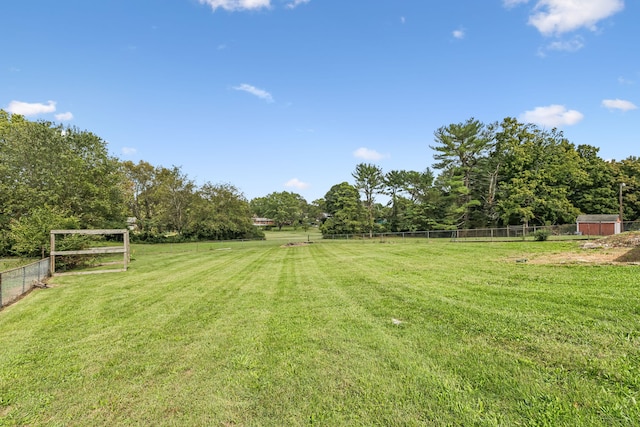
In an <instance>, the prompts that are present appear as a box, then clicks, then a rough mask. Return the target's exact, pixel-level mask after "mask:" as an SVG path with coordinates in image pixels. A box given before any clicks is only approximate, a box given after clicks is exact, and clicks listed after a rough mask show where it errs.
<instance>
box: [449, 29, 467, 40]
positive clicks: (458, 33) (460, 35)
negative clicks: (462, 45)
mask: <svg viewBox="0 0 640 427" xmlns="http://www.w3.org/2000/svg"><path fill="white" fill-rule="evenodd" d="M451 34H453V37H455V38H457V39H460V40H461V39H463V38H464V30H455V31H453V32H452V33H451Z"/></svg>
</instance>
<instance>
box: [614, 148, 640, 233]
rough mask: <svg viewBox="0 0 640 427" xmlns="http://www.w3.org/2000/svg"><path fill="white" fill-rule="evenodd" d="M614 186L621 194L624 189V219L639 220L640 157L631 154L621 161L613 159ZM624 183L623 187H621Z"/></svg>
mask: <svg viewBox="0 0 640 427" xmlns="http://www.w3.org/2000/svg"><path fill="white" fill-rule="evenodd" d="M611 166H612V167H613V170H614V175H615V178H614V188H615V191H616V193H617V194H618V195H619V192H620V190H622V207H623V211H624V212H623V215H622V216H623V220H624V221H637V220H638V219H639V218H640V157H636V156H629V157H627V158H626V159H623V160H620V161H613V162H612V164H611ZM621 184H624V186H623V187H620V185H621Z"/></svg>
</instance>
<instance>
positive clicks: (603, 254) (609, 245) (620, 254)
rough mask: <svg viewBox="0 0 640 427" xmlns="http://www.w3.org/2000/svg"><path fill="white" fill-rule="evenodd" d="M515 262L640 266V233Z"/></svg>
mask: <svg viewBox="0 0 640 427" xmlns="http://www.w3.org/2000/svg"><path fill="white" fill-rule="evenodd" d="M511 261H514V262H527V263H531V264H595V265H607V264H609V265H615V264H632V265H640V232H637V231H634V232H628V233H621V234H616V235H614V236H607V237H603V238H602V239H598V240H594V241H591V242H587V243H583V244H582V245H581V246H580V248H579V249H576V250H575V251H571V252H560V253H555V254H541V255H538V254H535V255H531V256H528V257H525V258H518V259H513V260H511Z"/></svg>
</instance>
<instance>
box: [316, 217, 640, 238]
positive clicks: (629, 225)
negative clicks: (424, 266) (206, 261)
mask: <svg viewBox="0 0 640 427" xmlns="http://www.w3.org/2000/svg"><path fill="white" fill-rule="evenodd" d="M623 226H624V231H640V221H628V222H626V221H625V222H624V224H623ZM538 232H545V233H546V234H547V239H548V240H578V239H584V240H590V239H597V238H600V237H602V235H600V234H584V233H579V232H578V231H577V227H576V224H565V225H552V226H530V227H525V226H515V225H514V226H509V227H502V228H477V229H464V230H457V229H453V230H428V231H403V232H385V233H358V234H329V235H325V236H324V237H323V239H335V240H353V239H357V240H371V239H386V238H390V239H449V240H451V241H454V242H492V241H495V242H498V241H517V240H535V239H536V235H537V234H538Z"/></svg>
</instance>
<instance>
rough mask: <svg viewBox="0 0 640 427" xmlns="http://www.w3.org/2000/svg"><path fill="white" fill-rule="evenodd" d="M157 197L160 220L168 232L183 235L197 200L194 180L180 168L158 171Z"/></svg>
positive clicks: (161, 168)
mask: <svg viewBox="0 0 640 427" xmlns="http://www.w3.org/2000/svg"><path fill="white" fill-rule="evenodd" d="M155 179H156V185H155V188H154V192H155V197H157V199H158V200H159V206H158V209H159V219H160V222H161V223H162V225H163V228H164V229H165V230H166V231H171V232H176V233H178V234H179V235H182V234H183V233H184V232H185V231H186V230H185V229H186V227H187V226H188V225H189V221H190V220H191V218H190V214H191V208H192V207H193V205H194V203H195V201H196V200H197V198H196V194H195V191H196V186H195V183H194V182H193V180H191V179H189V177H188V176H187V175H186V174H185V173H184V172H182V169H181V168H180V167H178V166H173V167H171V168H170V169H169V168H165V167H159V168H157V170H156V176H155Z"/></svg>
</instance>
